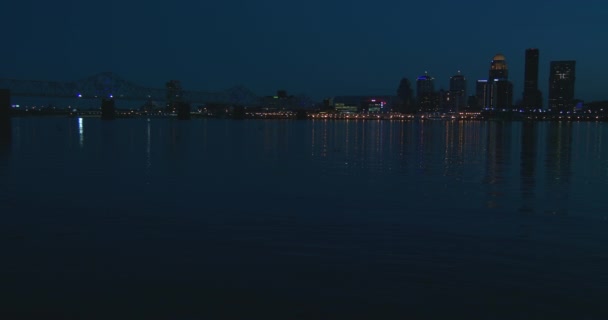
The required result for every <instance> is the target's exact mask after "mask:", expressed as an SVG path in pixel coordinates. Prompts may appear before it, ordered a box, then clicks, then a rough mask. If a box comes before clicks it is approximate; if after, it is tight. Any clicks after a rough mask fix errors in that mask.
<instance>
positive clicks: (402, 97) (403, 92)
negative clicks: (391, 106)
mask: <svg viewBox="0 0 608 320" xmlns="http://www.w3.org/2000/svg"><path fill="white" fill-rule="evenodd" d="M397 97H398V98H399V102H398V104H399V105H398V111H399V112H403V113H415V112H416V106H415V105H416V103H415V98H414V91H413V90H412V84H411V83H410V80H408V79H407V78H403V79H401V82H399V87H398V88H397Z"/></svg>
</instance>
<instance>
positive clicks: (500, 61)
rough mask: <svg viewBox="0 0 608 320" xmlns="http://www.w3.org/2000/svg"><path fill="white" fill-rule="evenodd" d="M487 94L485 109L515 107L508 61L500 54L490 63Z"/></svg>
mask: <svg viewBox="0 0 608 320" xmlns="http://www.w3.org/2000/svg"><path fill="white" fill-rule="evenodd" d="M486 92H487V93H486V99H487V100H486V102H485V103H484V107H485V108H488V109H491V110H495V109H510V108H511V107H512V106H513V84H512V83H511V82H510V81H509V68H508V66H507V60H506V59H505V56H504V55H502V54H500V53H499V54H497V55H495V56H494V58H493V59H492V62H491V63H490V71H489V77H488V85H487V88H486Z"/></svg>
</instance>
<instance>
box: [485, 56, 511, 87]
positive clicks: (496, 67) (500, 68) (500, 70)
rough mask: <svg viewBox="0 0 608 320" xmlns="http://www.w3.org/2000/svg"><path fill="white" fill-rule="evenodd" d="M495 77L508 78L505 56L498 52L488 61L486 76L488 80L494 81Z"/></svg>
mask: <svg viewBox="0 0 608 320" xmlns="http://www.w3.org/2000/svg"><path fill="white" fill-rule="evenodd" d="M495 79H505V80H506V79H509V68H508V67H507V60H506V59H505V56H504V55H502V54H500V53H499V54H497V55H495V56H494V58H493V59H492V62H491V63H490V76H489V77H488V80H489V81H494V80H495Z"/></svg>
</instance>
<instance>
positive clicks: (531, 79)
mask: <svg viewBox="0 0 608 320" xmlns="http://www.w3.org/2000/svg"><path fill="white" fill-rule="evenodd" d="M538 59H539V51H538V49H526V65H525V69H524V92H523V97H522V103H521V107H522V108H524V109H525V110H531V109H540V108H542V106H543V98H542V93H541V92H540V90H538Z"/></svg>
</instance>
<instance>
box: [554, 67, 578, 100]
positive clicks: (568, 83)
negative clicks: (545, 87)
mask: <svg viewBox="0 0 608 320" xmlns="http://www.w3.org/2000/svg"><path fill="white" fill-rule="evenodd" d="M575 67H576V61H574V60H569V61H551V64H550V73H549V109H551V110H554V111H568V110H571V109H572V108H574V81H575V79H576V76H575V75H576V73H575Z"/></svg>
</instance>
